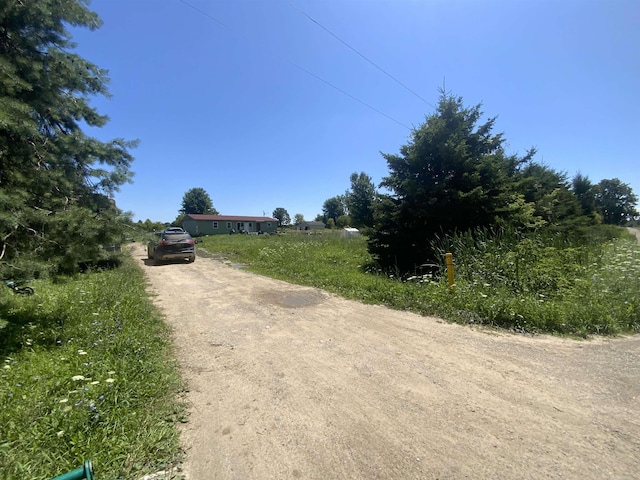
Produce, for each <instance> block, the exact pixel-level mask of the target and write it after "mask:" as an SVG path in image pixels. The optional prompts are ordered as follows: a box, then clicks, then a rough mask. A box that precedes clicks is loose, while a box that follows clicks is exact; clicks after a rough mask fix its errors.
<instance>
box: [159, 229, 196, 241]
mask: <svg viewBox="0 0 640 480" xmlns="http://www.w3.org/2000/svg"><path fill="white" fill-rule="evenodd" d="M162 238H166V239H167V240H172V241H176V240H190V239H191V235H189V234H188V233H187V232H176V231H169V232H164V233H163V234H162Z"/></svg>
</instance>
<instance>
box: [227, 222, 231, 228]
mask: <svg viewBox="0 0 640 480" xmlns="http://www.w3.org/2000/svg"><path fill="white" fill-rule="evenodd" d="M227 230H231V222H227Z"/></svg>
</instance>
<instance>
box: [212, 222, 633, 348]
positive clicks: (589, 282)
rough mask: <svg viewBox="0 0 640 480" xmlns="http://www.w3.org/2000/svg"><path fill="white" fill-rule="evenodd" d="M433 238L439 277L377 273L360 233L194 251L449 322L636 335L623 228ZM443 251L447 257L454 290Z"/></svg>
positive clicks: (225, 240)
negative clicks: (566, 236)
mask: <svg viewBox="0 0 640 480" xmlns="http://www.w3.org/2000/svg"><path fill="white" fill-rule="evenodd" d="M440 244H441V246H440V249H441V251H442V255H441V258H440V259H438V263H440V264H441V268H440V269H439V274H436V275H435V276H430V275H428V274H427V273H428V272H423V271H416V272H413V273H412V274H410V275H405V276H403V277H399V276H397V275H396V276H394V275H385V274H384V273H383V272H381V271H376V269H375V268H374V266H373V262H372V259H371V257H370V256H369V254H368V252H367V249H366V239H365V238H358V239H350V240H344V239H340V238H339V236H338V235H337V234H336V233H335V232H329V231H327V232H323V233H321V234H316V235H306V234H300V233H295V232H290V233H286V234H283V235H276V236H248V235H221V236H211V237H207V238H205V239H203V241H202V243H201V244H200V247H201V248H204V249H205V250H207V251H209V252H210V253H216V254H220V255H224V256H226V257H228V258H229V259H230V261H232V262H234V263H246V264H248V267H247V268H249V269H251V270H252V271H255V272H257V273H260V274H263V275H268V276H271V277H275V278H279V279H282V280H286V281H289V282H293V283H297V284H301V285H309V286H314V287H319V288H322V289H324V290H327V291H330V292H333V293H337V294H339V295H342V296H344V297H346V298H351V299H355V300H358V301H362V302H365V303H375V304H384V305H387V306H389V307H391V308H396V309H403V310H410V311H414V312H418V313H421V314H425V315H438V316H442V317H444V318H446V319H448V320H451V321H456V322H462V323H478V324H490V325H496V326H500V327H503V328H506V329H510V330H514V331H519V332H528V333H543V332H545V333H554V334H568V335H578V336H586V335H590V334H607V335H611V334H619V333H629V332H638V331H640V275H639V270H640V248H639V247H638V245H637V243H636V242H635V239H633V238H632V237H631V236H629V235H628V234H627V233H626V231H625V230H623V229H610V228H598V229H594V230H593V231H591V232H590V233H589V234H588V235H586V236H583V237H582V238H580V239H577V240H574V241H572V242H568V241H566V240H563V239H561V238H560V237H554V236H542V235H537V236H536V235H531V236H527V237H519V236H516V235H513V234H512V235H504V234H501V235H488V234H487V233H486V232H485V233H482V232H480V233H478V234H477V235H474V236H471V235H461V236H457V237H453V238H447V239H443V240H442V241H441V242H440ZM445 251H451V252H452V253H453V255H454V265H455V266H454V270H455V286H454V289H453V293H452V291H451V289H450V288H449V286H448V284H447V281H446V275H444V274H443V273H444V267H443V265H444V253H445Z"/></svg>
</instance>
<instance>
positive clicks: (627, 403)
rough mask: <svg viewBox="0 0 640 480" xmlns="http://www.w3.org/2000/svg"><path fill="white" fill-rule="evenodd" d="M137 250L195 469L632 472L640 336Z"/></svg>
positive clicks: (638, 447)
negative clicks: (387, 304) (429, 304)
mask: <svg viewBox="0 0 640 480" xmlns="http://www.w3.org/2000/svg"><path fill="white" fill-rule="evenodd" d="M133 254H134V258H136V259H138V260H139V263H140V265H141V267H142V268H143V269H144V271H145V273H146V275H147V278H148V280H149V283H150V290H151V291H152V292H153V293H155V295H156V296H155V297H154V298H155V301H156V303H157V304H158V306H159V307H160V308H161V309H162V310H163V311H164V313H165V314H166V318H167V322H168V323H169V324H170V325H171V326H172V327H173V329H174V338H175V345H176V349H177V354H178V358H179V360H180V362H181V364H182V368H183V372H184V376H185V378H186V379H187V381H188V383H189V386H190V392H189V394H188V401H189V402H190V411H191V416H190V421H189V423H188V424H186V426H185V428H184V430H183V432H182V441H183V443H184V446H185V448H186V449H187V461H186V463H185V466H184V467H185V474H186V477H187V479H188V480H206V479H285V478H306V479H329V478H336V479H338V478H350V479H376V478H385V479H441V480H444V479H463V478H469V479H541V478H563V479H576V480H577V479H580V480H582V479H604V478H612V479H613V478H615V479H637V478H638V459H639V458H640V416H639V414H640V337H638V336H634V337H626V338H617V339H606V338H605V339H600V338H598V339H593V340H589V341H577V340H572V339H564V338H555V337H548V336H538V337H525V336H517V335H512V334H508V333H505V332H501V331H494V330H488V329H477V328H470V327H466V326H460V325H452V324H448V323H445V322H443V321H441V320H438V319H436V318H429V317H421V316H418V315H414V314H411V313H407V312H398V311H394V310H389V309H387V308H384V307H380V306H371V305H363V304H359V303H357V302H353V301H349V300H344V299H342V298H339V297H336V296H334V295H330V294H328V293H326V292H322V291H320V290H316V289H311V288H305V287H300V286H295V285H290V284H287V283H284V282H280V281H276V280H272V279H269V278H265V277H262V276H258V275H254V274H251V273H249V272H247V271H246V270H243V269H239V268H233V267H232V266H231V265H229V264H225V263H223V262H221V261H219V260H217V259H215V258H203V257H199V258H198V259H197V261H196V262H195V263H193V264H168V265H162V266H159V267H155V266H152V265H147V263H146V262H144V258H145V257H144V255H145V252H144V251H143V249H142V247H141V246H139V245H138V246H136V247H135V248H134V252H133Z"/></svg>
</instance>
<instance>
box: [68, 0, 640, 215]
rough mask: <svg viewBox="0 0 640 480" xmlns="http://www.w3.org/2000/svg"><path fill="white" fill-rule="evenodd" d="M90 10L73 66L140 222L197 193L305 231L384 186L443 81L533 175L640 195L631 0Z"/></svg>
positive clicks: (397, 0) (637, 25)
mask: <svg viewBox="0 0 640 480" xmlns="http://www.w3.org/2000/svg"><path fill="white" fill-rule="evenodd" d="M90 8H91V9H92V10H94V11H96V12H97V13H98V14H99V15H100V17H101V18H102V20H103V21H104V25H103V26H102V27H101V28H100V29H98V30H96V31H93V32H91V31H88V30H73V38H74V40H75V41H76V42H77V43H78V48H77V51H78V53H79V54H80V55H82V56H83V57H85V58H87V59H88V60H90V61H92V62H94V63H96V64H97V65H98V66H100V67H102V68H105V69H107V70H109V72H110V78H111V83H110V91H111V94H112V97H111V98H109V99H105V98H95V99H93V100H92V104H93V105H95V106H96V107H97V108H98V110H99V111H100V112H101V113H103V114H106V115H108V116H109V117H110V119H111V121H110V122H109V124H108V125H107V126H106V127H104V128H102V129H99V130H93V129H91V130H90V131H89V132H88V133H90V134H91V135H94V136H96V137H98V138H100V139H103V140H107V139H111V138H115V137H123V138H126V139H139V140H140V145H139V147H138V148H136V149H135V150H133V152H132V153H133V154H134V156H135V157H136V160H135V162H134V164H133V167H132V169H133V171H134V172H135V177H134V183H133V184H128V185H125V186H123V187H122V189H121V191H120V192H119V193H118V194H117V195H116V201H117V204H118V206H119V208H121V209H123V210H125V211H132V212H133V213H134V219H135V220H145V219H147V218H149V219H151V220H154V221H156V220H157V221H172V220H173V219H174V218H175V217H176V216H177V214H178V210H179V209H180V206H181V201H182V197H183V195H184V193H185V192H186V191H187V190H189V189H190V188H193V187H202V188H204V189H205V190H206V191H207V192H208V193H209V195H210V196H211V199H212V200H213V204H214V206H215V208H216V209H217V210H219V211H220V213H222V214H225V215H262V214H263V213H265V214H266V215H271V213H272V212H273V210H274V209H275V208H277V207H284V208H286V209H287V211H288V212H289V214H290V215H291V217H292V218H293V216H294V215H295V214H296V213H301V214H303V215H304V217H305V219H307V220H312V219H313V218H314V217H315V216H316V215H317V214H318V213H320V212H321V209H322V204H323V202H324V201H325V200H326V199H328V198H330V197H333V196H335V195H339V194H342V193H344V192H345V190H347V189H348V188H349V176H350V174H351V173H353V172H361V171H364V172H366V173H367V174H368V175H370V176H371V177H372V178H373V179H374V181H375V182H376V183H378V182H380V180H381V179H382V177H384V176H386V175H387V174H388V169H387V164H386V162H385V161H384V159H383V158H382V156H381V155H380V152H385V153H397V152H398V150H399V148H400V147H401V145H403V144H405V143H406V142H407V141H408V139H409V134H410V130H409V128H411V127H413V126H418V125H420V124H421V123H423V122H424V120H425V117H426V116H427V115H429V114H431V113H432V112H433V110H434V109H433V105H435V104H436V102H437V99H438V91H437V90H438V87H441V86H442V85H443V82H444V83H445V85H446V89H447V90H448V91H450V92H451V93H453V94H455V95H458V96H461V97H463V98H464V102H465V104H466V105H468V106H472V105H475V104H477V103H480V102H482V103H483V110H484V112H485V114H486V115H487V116H496V115H497V116H498V120H497V124H496V130H495V131H496V132H504V135H505V138H506V140H507V142H508V147H507V150H508V152H509V153H520V154H523V153H524V152H525V151H526V150H527V149H528V148H530V147H532V146H534V147H536V148H537V150H538V154H537V157H536V160H537V161H539V162H542V163H544V164H546V165H548V166H550V167H552V168H555V169H556V170H560V171H563V172H566V173H567V174H568V175H569V177H570V178H571V177H573V175H574V174H575V173H577V172H578V171H580V172H581V173H582V174H584V175H587V176H588V177H589V178H590V179H591V181H592V182H593V183H597V182H599V181H600V180H602V179H604V178H616V177H617V178H619V179H620V180H622V181H623V182H625V183H627V184H629V185H630V186H631V188H632V189H633V191H634V192H635V193H636V194H640V161H639V160H640V3H638V2H637V1H636V0H628V1H627V0H608V1H604V0H602V1H595V0H560V1H547V0H515V1H514V0H509V1H506V0H505V1H498V0H486V1H485V0H482V1H470V0H469V1H427V0H216V1H214V0H184V1H182V0H93V1H92V2H91V4H90ZM309 17H311V18H313V19H314V20H315V22H317V23H314V22H313V21H311V20H310V18H309ZM318 24H320V25H318ZM326 30H329V31H330V32H332V33H333V34H334V35H336V36H337V37H339V38H340V39H342V40H343V41H344V42H345V43H347V44H348V45H350V46H351V47H353V48H354V49H356V50H357V51H359V52H360V53H361V54H362V55H364V56H365V57H367V58H368V59H369V60H370V61H371V62H373V63H375V64H376V65H377V66H379V67H380V68H382V69H383V70H384V71H386V72H387V73H388V74H390V75H391V76H393V77H394V78H395V79H396V80H398V81H399V82H400V83H401V84H403V85H404V86H403V85H401V84H400V83H398V82H396V81H394V80H393V79H392V78H390V77H389V76H387V75H385V73H383V72H381V71H380V70H379V69H378V68H376V67H375V66H374V65H372V64H371V63H369V62H367V61H366V60H365V59H363V58H362V57H361V56H359V55H358V54H357V53H355V52H354V51H353V50H351V49H349V48H348V47H347V46H345V45H344V44H343V43H341V42H340V41H339V40H338V39H336V38H335V37H334V36H332V35H331V34H330V33H328V32H327V31H326ZM329 84H331V85H333V87H332V86H330V85H329ZM405 86H406V87H407V88H405ZM334 87H335V88H334ZM338 89H339V90H338ZM340 90H342V91H340ZM343 92H346V93H347V94H348V95H347V94H345V93H343ZM412 92H415V94H414V93H412ZM416 94H417V95H416ZM352 97H355V98H356V99H357V100H355V99H354V98H352ZM420 97H421V98H420ZM425 101H426V102H425ZM363 103H364V104H367V105H368V106H369V107H368V106H365V105H363ZM370 107H372V108H370ZM374 109H375V110H374Z"/></svg>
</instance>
